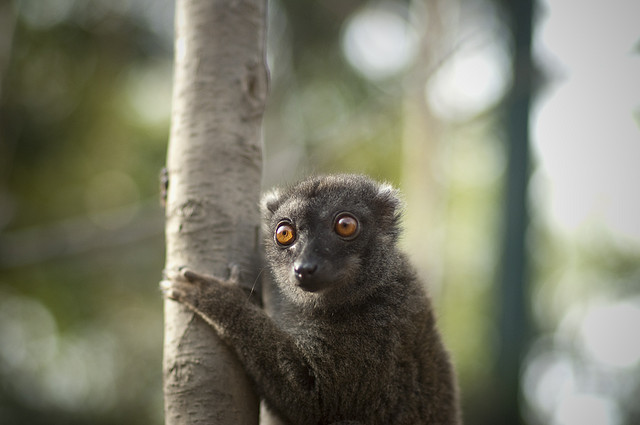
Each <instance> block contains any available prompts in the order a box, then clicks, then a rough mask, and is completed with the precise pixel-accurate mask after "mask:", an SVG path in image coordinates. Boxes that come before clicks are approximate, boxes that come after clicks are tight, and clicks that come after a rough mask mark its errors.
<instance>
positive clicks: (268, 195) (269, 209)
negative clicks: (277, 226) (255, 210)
mask: <svg viewBox="0 0 640 425" xmlns="http://www.w3.org/2000/svg"><path fill="white" fill-rule="evenodd" d="M281 195H282V191H281V190H280V189H278V188H275V189H271V190H269V191H267V192H265V194H264V195H262V199H261V200H260V211H261V212H262V216H263V217H264V218H269V217H271V216H272V215H273V213H275V212H276V210H277V209H278V207H279V206H280V203H281V200H280V196H281Z"/></svg>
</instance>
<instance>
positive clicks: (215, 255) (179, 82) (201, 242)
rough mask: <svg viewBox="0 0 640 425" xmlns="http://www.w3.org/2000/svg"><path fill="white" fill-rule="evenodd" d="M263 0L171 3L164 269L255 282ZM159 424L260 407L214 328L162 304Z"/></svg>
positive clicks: (240, 420) (243, 415)
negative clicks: (233, 268) (237, 274)
mask: <svg viewBox="0 0 640 425" xmlns="http://www.w3.org/2000/svg"><path fill="white" fill-rule="evenodd" d="M265 9H266V0H177V1H176V38H175V47H176V51H175V68H174V72H175V75H174V88H173V110H172V117H171V137H170V141H169V151H168V158H167V169H168V175H169V188H168V193H167V202H166V244H167V246H166V249H167V257H166V267H167V268H168V269H173V268H177V267H179V266H183V265H188V266H189V267H190V268H192V269H193V270H195V271H199V272H203V273H208V274H214V275H218V276H226V275H227V273H228V266H229V264H230V263H236V264H238V265H239V266H240V270H241V279H240V280H241V281H242V282H244V283H245V284H246V285H248V286H251V285H252V284H253V283H254V282H255V280H256V275H257V268H256V264H257V261H256V259H257V256H258V234H259V211H258V199H259V191H260V179H261V173H262V149H261V140H260V125H261V118H262V113H263V109H264V103H265V98H266V92H267V72H266V66H265V60H264V37H265V13H266V10H265ZM164 394H165V422H166V424H167V425H174V424H195V423H199V424H208V425H209V424H214V425H215V424H241V425H242V424H256V423H257V422H258V401H257V397H256V396H255V394H253V392H252V389H251V386H250V384H249V381H248V378H247V377H246V375H245V373H244V371H243V369H242V366H241V365H240V363H239V362H238V361H237V359H236V358H235V356H234V355H233V353H232V352H231V351H230V350H229V348H228V347H226V346H225V345H224V344H223V343H222V342H221V341H220V339H219V338H218V337H217V335H216V333H215V332H214V330H213V329H212V328H210V327H209V326H208V325H206V324H205V322H204V321H202V320H201V319H200V318H199V317H196V316H194V314H193V313H191V312H189V311H187V310H186V309H185V308H184V307H183V306H181V305H179V304H177V303H176V302H174V301H170V300H167V301H166V302H165V343H164Z"/></svg>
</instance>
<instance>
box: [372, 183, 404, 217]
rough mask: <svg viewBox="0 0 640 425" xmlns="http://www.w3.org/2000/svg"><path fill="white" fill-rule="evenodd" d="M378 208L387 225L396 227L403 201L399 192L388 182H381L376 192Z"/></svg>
mask: <svg viewBox="0 0 640 425" xmlns="http://www.w3.org/2000/svg"><path fill="white" fill-rule="evenodd" d="M376 200H377V205H378V208H380V212H381V213H382V216H383V217H384V218H385V219H386V220H385V221H387V223H388V225H390V226H392V227H396V226H397V225H398V223H399V221H400V217H401V216H402V208H403V203H402V200H401V199H400V192H399V191H398V190H397V189H395V188H394V187H393V186H391V185H390V184H389V183H381V184H380V185H379V186H378V193H377V194H376Z"/></svg>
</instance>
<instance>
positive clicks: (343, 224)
mask: <svg viewBox="0 0 640 425" xmlns="http://www.w3.org/2000/svg"><path fill="white" fill-rule="evenodd" d="M333 229H334V230H335V231H336V233H337V234H338V235H339V236H342V237H343V238H353V237H356V236H357V234H358V220H356V218H355V217H354V216H352V215H351V214H348V213H342V214H340V215H338V217H336V224H335V226H334V228H333Z"/></svg>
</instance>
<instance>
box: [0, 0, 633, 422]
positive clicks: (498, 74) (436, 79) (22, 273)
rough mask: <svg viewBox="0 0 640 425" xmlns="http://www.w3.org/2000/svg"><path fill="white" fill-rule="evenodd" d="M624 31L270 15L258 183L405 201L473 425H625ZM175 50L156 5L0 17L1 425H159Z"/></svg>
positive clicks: (275, 11)
mask: <svg viewBox="0 0 640 425" xmlns="http://www.w3.org/2000/svg"><path fill="white" fill-rule="evenodd" d="M515 3H517V4H515ZM638 16H640V3H638V2H636V1H634V0H610V1H607V2H603V1H596V0H563V1H560V0H539V1H538V2H536V3H534V4H532V3H531V2H530V0H523V1H521V2H509V1H507V0H383V1H374V0H370V1H364V0H323V1H311V0H269V34H268V61H269V66H270V69H271V79H272V84H271V94H270V98H269V105H268V109H267V112H266V115H265V121H264V141H265V171H264V176H265V185H266V186H271V185H273V184H280V183H284V182H289V181H292V180H294V179H296V178H298V177H301V176H303V175H306V174H308V173H310V172H335V171H349V172H364V173H368V174H370V175H372V176H374V177H376V178H378V179H381V180H387V181H390V182H392V183H394V184H396V185H397V186H399V187H400V188H401V189H402V191H403V193H404V197H405V201H406V214H405V221H404V222H405V226H404V227H405V232H404V235H403V238H402V241H401V243H402V244H403V246H404V248H405V249H406V250H407V251H408V252H409V253H410V254H411V256H412V258H413V260H414V263H415V264H416V265H417V266H418V269H419V271H420V273H421V274H422V275H423V277H424V278H425V281H427V282H428V283H429V288H430V291H431V294H432V296H433V298H434V302H435V305H436V308H437V314H438V316H439V320H440V324H441V327H442V330H443V333H444V338H445V340H446V342H447V344H448V346H449V348H450V350H451V352H452V356H453V358H454V362H455V364H456V366H457V370H458V373H459V377H460V383H461V388H462V395H463V407H464V414H465V422H466V423H467V424H469V425H474V424H475V425H479V424H487V425H488V424H509V425H510V424H514V425H516V424H529V425H547V424H548V425H633V424H638V423H640V404H639V403H638V400H639V399H640V189H639V183H640V165H639V164H640V125H639V124H640V61H639V53H640V25H638ZM172 32H173V2H172V1H170V0H108V1H107V0H47V1H41V0H0V77H1V85H0V423H1V424H3V425H4V424H6V425H14V424H88V423H91V424H113V423H118V424H161V423H163V414H162V377H161V355H162V345H161V344H162V329H163V325H162V302H161V299H160V295H159V293H158V290H157V282H158V280H159V278H160V273H161V270H162V267H163V262H164V246H163V242H164V241H163V213H162V210H161V208H160V206H159V202H158V173H159V170H160V168H161V167H162V166H163V164H164V160H165V155H166V144H167V138H168V129H169V119H170V102H171V98H170V95H171V83H172V82H171V78H172V50H173V33H172Z"/></svg>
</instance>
